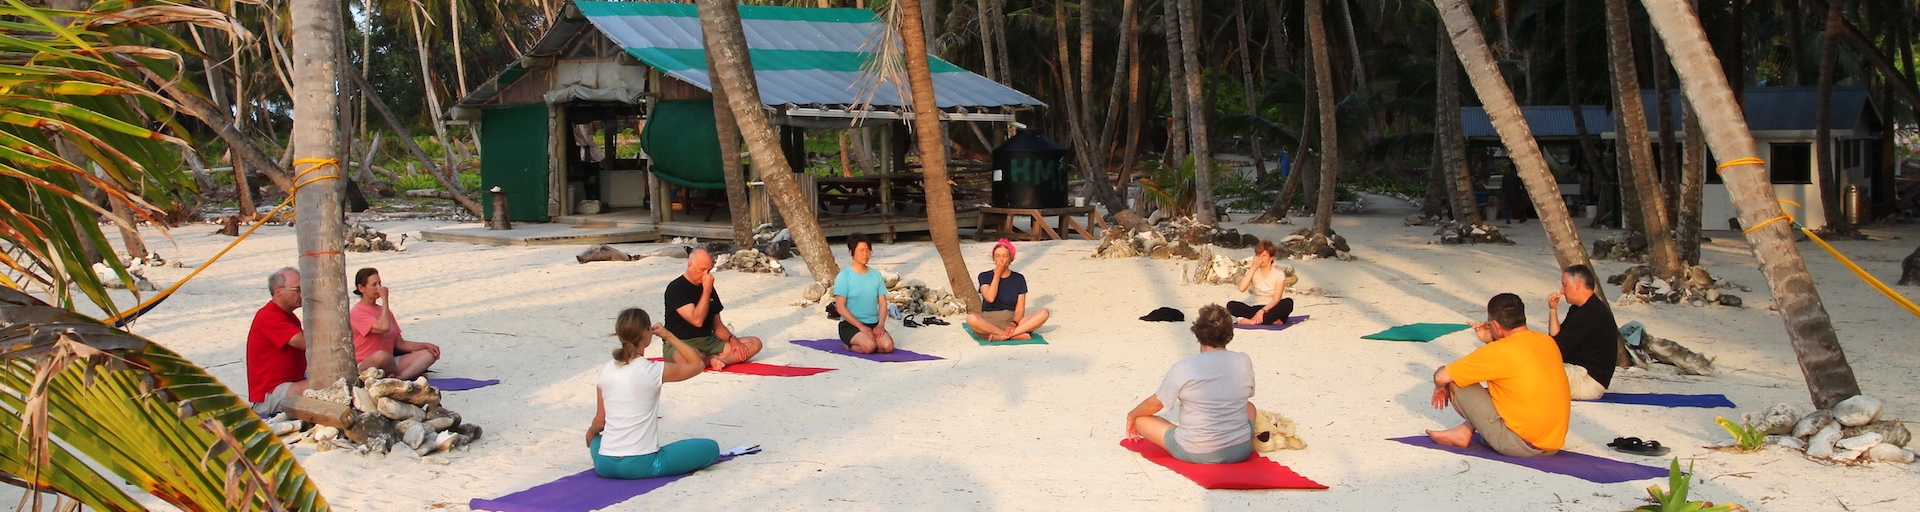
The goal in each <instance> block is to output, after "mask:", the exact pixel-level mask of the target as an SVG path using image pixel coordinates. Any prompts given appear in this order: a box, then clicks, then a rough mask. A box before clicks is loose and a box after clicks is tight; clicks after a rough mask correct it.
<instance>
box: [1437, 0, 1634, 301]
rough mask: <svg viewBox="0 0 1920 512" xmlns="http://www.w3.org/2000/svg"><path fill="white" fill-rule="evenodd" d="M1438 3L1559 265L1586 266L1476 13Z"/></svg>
mask: <svg viewBox="0 0 1920 512" xmlns="http://www.w3.org/2000/svg"><path fill="white" fill-rule="evenodd" d="M1436 3H1437V5H1438V6H1439V8H1440V19H1441V20H1442V21H1444V22H1445V23H1446V26H1447V32H1448V33H1449V34H1450V35H1451V37H1452V39H1453V47H1454V50H1456V51H1457V52H1459V56H1460V63H1461V64H1462V65H1464V67H1465V68H1466V71H1467V78H1468V80H1469V81H1471V82H1472V84H1473V89H1474V92H1476V93H1478V94H1479V96H1480V103H1481V104H1483V105H1485V106H1486V109H1487V117H1488V118H1489V119H1491V120H1492V121H1493V127H1494V129H1495V131H1498V132H1500V141H1501V142H1502V143H1503V144H1505V145H1506V147H1507V154H1508V155H1510V156H1511V157H1512V159H1513V164H1514V165H1515V166H1516V167H1518V170H1519V175H1520V179H1521V181H1523V182H1525V183H1526V185H1527V195H1528V197H1530V198H1532V199H1533V203H1534V204H1535V205H1536V208H1538V210H1539V213H1540V227H1542V228H1544V229H1546V232H1547V243H1548V244H1549V245H1551V246H1552V247H1553V258H1554V261H1555V262H1556V263H1558V264H1559V265H1560V267H1561V268H1566V267H1570V266H1573V265H1586V264H1587V263H1588V262H1587V253H1586V251H1585V250H1583V249H1582V248H1581V247H1580V232H1579V231H1578V230H1576V229H1575V228H1574V227H1573V220H1572V219H1570V218H1568V217H1567V206H1566V203H1563V202H1561V201H1560V185H1559V184H1558V183H1555V182H1554V179H1553V171H1552V170H1551V169H1548V168H1547V160H1546V158H1545V157H1544V156H1542V155H1541V153H1540V146H1539V145H1538V144H1536V143H1535V142H1534V140H1533V133H1532V131H1531V130H1529V129H1528V128H1527V119H1526V117H1525V116H1523V115H1521V113H1520V105H1519V103H1518V102H1515V101H1514V99H1513V91H1512V90H1510V89H1508V88H1507V81H1506V79H1505V78H1504V77H1502V76H1501V75H1500V67H1499V62H1498V61H1496V60H1494V57H1493V51H1492V50H1491V49H1489V48H1487V40H1486V38H1485V36H1482V35H1481V34H1480V26H1479V24H1478V22H1477V21H1475V19H1474V17H1473V12H1472V11H1470V10H1468V8H1467V4H1466V0H1436ZM1596 292H1597V290H1596ZM1602 299H1603V300H1604V299H1605V297H1602Z"/></svg>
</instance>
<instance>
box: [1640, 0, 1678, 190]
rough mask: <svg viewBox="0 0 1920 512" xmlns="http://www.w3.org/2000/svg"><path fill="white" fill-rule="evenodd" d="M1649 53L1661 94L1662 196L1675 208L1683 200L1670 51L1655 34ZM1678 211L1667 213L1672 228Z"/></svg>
mask: <svg viewBox="0 0 1920 512" xmlns="http://www.w3.org/2000/svg"><path fill="white" fill-rule="evenodd" d="M1647 51H1648V52H1650V53H1652V55H1649V57H1652V60H1653V90H1654V91H1658V92H1655V93H1654V112H1659V113H1660V118H1659V119H1660V121H1659V123H1660V125H1659V129H1660V174H1659V176H1660V189H1661V190H1660V192H1661V194H1664V196H1663V197H1664V198H1665V200H1666V204H1668V205H1670V206H1671V205H1674V204H1675V203H1676V202H1678V201H1679V200H1680V151H1679V150H1680V148H1678V147H1676V146H1677V144H1675V143H1674V137H1673V131H1674V127H1675V126H1676V123H1675V120H1674V116H1673V94H1672V93H1670V92H1669V91H1670V90H1671V89H1673V86H1671V85H1668V81H1669V79H1668V78H1667V70H1668V69H1670V68H1671V66H1670V65H1669V64H1668V62H1667V53H1666V49H1665V48H1662V47H1661V46H1660V37H1659V36H1657V35H1654V33H1653V31H1651V30H1649V31H1647ZM1678 209H1679V208H1671V207H1670V208H1667V209H1666V212H1667V215H1666V217H1667V225H1668V226H1672V225H1673V224H1674V222H1675V217H1674V216H1675V210H1678Z"/></svg>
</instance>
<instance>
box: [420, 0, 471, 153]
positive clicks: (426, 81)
mask: <svg viewBox="0 0 1920 512" xmlns="http://www.w3.org/2000/svg"><path fill="white" fill-rule="evenodd" d="M407 15H408V16H410V17H411V19H412V20H413V42H414V49H415V50H417V51H418V52H419V57H420V90H421V92H423V93H425V94H426V96H427V112H428V118H429V120H430V122H432V123H433V136H434V138H436V139H438V140H439V141H440V149H441V150H442V152H444V153H446V159H447V167H448V168H449V170H452V169H454V168H456V167H457V166H458V165H459V162H457V161H455V160H454V158H453V141H452V140H451V139H448V138H447V123H445V122H442V121H440V96H439V95H438V94H436V93H435V92H434V91H435V89H436V87H434V86H433V68H432V66H431V65H429V61H428V58H427V36H426V35H425V34H424V32H423V30H424V29H422V28H421V26H420V8H416V7H413V6H409V7H408V8H407Z"/></svg>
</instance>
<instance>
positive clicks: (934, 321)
mask: <svg viewBox="0 0 1920 512" xmlns="http://www.w3.org/2000/svg"><path fill="white" fill-rule="evenodd" d="M920 323H922V324H926V325H952V324H950V323H948V322H947V321H946V320H941V319H940V317H937V316H929V317H927V319H926V320H921V321H920Z"/></svg>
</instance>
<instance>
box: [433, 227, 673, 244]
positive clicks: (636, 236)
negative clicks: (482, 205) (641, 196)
mask: <svg viewBox="0 0 1920 512" xmlns="http://www.w3.org/2000/svg"><path fill="white" fill-rule="evenodd" d="M420 239H421V240H426V241H429V242H462V243H469V244H476V245H492V246H501V247H506V246H536V245H595V244H619V243H634V242H653V241H657V240H660V231H659V230H658V229H654V228H653V227H652V226H613V225H596V224H587V225H576V224H559V223H553V224H543V223H528V222H522V223H515V224H514V225H513V229H507V230H492V229H487V225H485V224H462V225H458V226H448V227H444V228H435V229H427V230H421V231H420Z"/></svg>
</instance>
